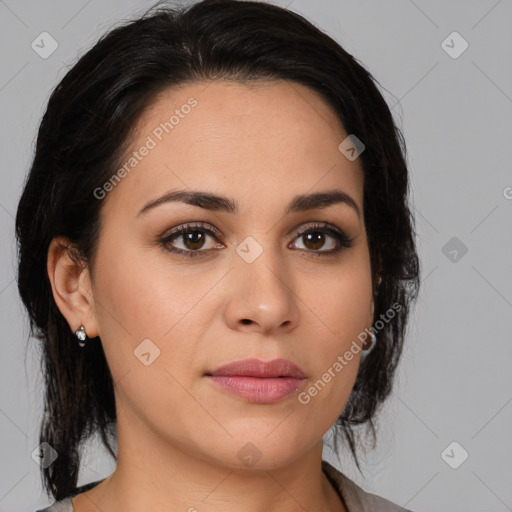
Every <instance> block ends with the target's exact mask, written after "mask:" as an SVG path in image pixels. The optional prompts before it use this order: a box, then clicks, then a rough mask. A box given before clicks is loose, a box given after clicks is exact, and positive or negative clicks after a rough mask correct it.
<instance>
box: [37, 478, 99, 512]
mask: <svg viewBox="0 0 512 512" xmlns="http://www.w3.org/2000/svg"><path fill="white" fill-rule="evenodd" d="M100 482H103V480H98V481H96V482H91V483H88V484H85V485H82V486H80V487H77V488H75V490H74V491H73V492H72V493H71V494H70V495H69V496H67V497H66V498H63V499H62V500H59V501H56V502H55V503H53V504H52V505H49V506H48V507H46V508H42V509H38V510H35V511H34V512H74V510H73V503H72V502H71V498H73V497H74V496H76V495H77V494H81V493H82V492H85V491H88V490H89V489H92V488H93V487H95V486H96V485H98V484H99V483H100Z"/></svg>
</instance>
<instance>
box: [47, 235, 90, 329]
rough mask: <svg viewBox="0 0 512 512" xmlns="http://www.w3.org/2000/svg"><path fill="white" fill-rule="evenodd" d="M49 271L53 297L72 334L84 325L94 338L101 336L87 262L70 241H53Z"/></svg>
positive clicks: (50, 247)
mask: <svg viewBox="0 0 512 512" xmlns="http://www.w3.org/2000/svg"><path fill="white" fill-rule="evenodd" d="M47 271H48V278H49V280H50V283H51V287H52V293H53V298H54V300H55V303H56V304H57V307H58V308H59V310H60V312H61V313H62V315H63V316H64V317H65V318H66V320H67V322H68V324H69V327H70V330H71V332H73V333H74V332H75V331H76V330H77V329H78V328H79V327H80V326H81V325H84V326H85V329H86V331H87V334H88V336H89V337H90V338H94V337H96V336H98V335H99V334H98V328H97V322H96V317H95V314H94V297H93V293H92V286H91V281H90V276H89V272H88V268H87V265H86V264H85V262H83V261H80V260H79V259H78V258H77V256H76V251H74V248H73V247H72V244H71V243H70V241H69V240H68V239H66V238H64V237H56V238H54V239H53V240H52V241H51V243H50V246H49V248H48V257H47Z"/></svg>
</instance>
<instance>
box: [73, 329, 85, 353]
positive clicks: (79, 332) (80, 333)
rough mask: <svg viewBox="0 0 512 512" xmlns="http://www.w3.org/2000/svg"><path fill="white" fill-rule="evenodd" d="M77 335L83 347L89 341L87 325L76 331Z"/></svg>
mask: <svg viewBox="0 0 512 512" xmlns="http://www.w3.org/2000/svg"><path fill="white" fill-rule="evenodd" d="M75 336H76V337H77V338H78V344H79V345H80V347H82V348H83V347H84V346H85V344H86V342H87V341H86V340H87V333H86V332H85V327H84V326H83V325H81V326H80V328H79V329H77V330H76V331H75Z"/></svg>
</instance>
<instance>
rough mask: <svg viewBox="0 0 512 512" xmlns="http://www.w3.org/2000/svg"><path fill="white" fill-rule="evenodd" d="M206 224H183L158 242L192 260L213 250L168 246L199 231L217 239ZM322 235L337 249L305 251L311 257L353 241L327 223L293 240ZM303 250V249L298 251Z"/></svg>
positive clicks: (300, 233)
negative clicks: (184, 235)
mask: <svg viewBox="0 0 512 512" xmlns="http://www.w3.org/2000/svg"><path fill="white" fill-rule="evenodd" d="M207 226H208V225H207V224H204V223H202V222H196V223H192V224H183V225H181V226H179V227H177V228H176V229H174V230H173V231H172V232H171V233H169V234H168V235H167V236H165V237H163V238H160V239H159V240H158V242H159V243H160V244H161V245H162V246H163V248H164V249H165V250H166V251H168V252H170V253H174V254H179V255H182V256H185V257H189V258H194V257H198V256H200V254H201V253H203V254H204V253H206V252H208V251H210V250H215V249H207V250H204V249H203V250H201V249H198V250H196V251H192V250H189V251H185V250H183V249H178V248H177V247H172V248H170V246H169V245H168V244H169V243H170V242H171V241H173V240H174V239H176V238H178V237H179V236H180V235H183V234H185V233H190V232H195V231H199V232H202V233H206V234H208V235H210V236H212V237H214V238H219V237H220V236H221V234H220V232H218V231H217V230H214V229H212V228H211V227H207ZM318 232H319V233H324V234H327V235H329V236H331V237H333V238H334V239H335V240H336V241H337V242H338V247H337V248H336V249H331V250H330V251H314V250H309V251H308V250H305V251H306V252H309V253H311V255H312V256H334V255H336V254H338V253H339V252H340V251H341V250H342V249H348V248H349V247H352V242H353V241H354V239H353V238H349V237H348V236H347V235H346V234H345V233H344V232H343V231H342V230H340V229H338V228H337V227H335V226H333V225H332V224H329V223H328V222H324V223H323V224H315V225H308V226H307V228H305V229H302V230H299V231H298V232H297V233H296V234H295V238H298V237H300V236H303V235H306V234H311V233H318ZM299 250H304V249H299Z"/></svg>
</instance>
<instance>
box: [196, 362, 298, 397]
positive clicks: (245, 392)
mask: <svg viewBox="0 0 512 512" xmlns="http://www.w3.org/2000/svg"><path fill="white" fill-rule="evenodd" d="M205 377H207V378H208V379H209V380H210V381H211V382H212V383H213V384H214V385H215V387H216V388H220V389H221V390H222V391H225V392H228V393H229V394H231V395H236V396H238V397H240V398H242V399H244V400H246V401H249V402H252V403H267V404H268V403H275V402H279V401H281V400H283V399H285V398H286V397H288V396H290V395H291V394H293V393H294V392H296V391H297V390H299V389H300V388H301V387H302V386H303V385H304V383H305V381H306V376H305V374H304V372H303V371H302V370H301V369H300V368H299V367H298V366H297V365H295V364H294V363H292V362H291V361H288V360H286V359H274V360H272V361H267V362H265V361H261V360H259V359H244V360H241V361H233V362H231V363H228V364H225V365H223V366H220V367H219V368H217V369H215V370H213V371H211V372H207V373H206V374H205Z"/></svg>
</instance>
